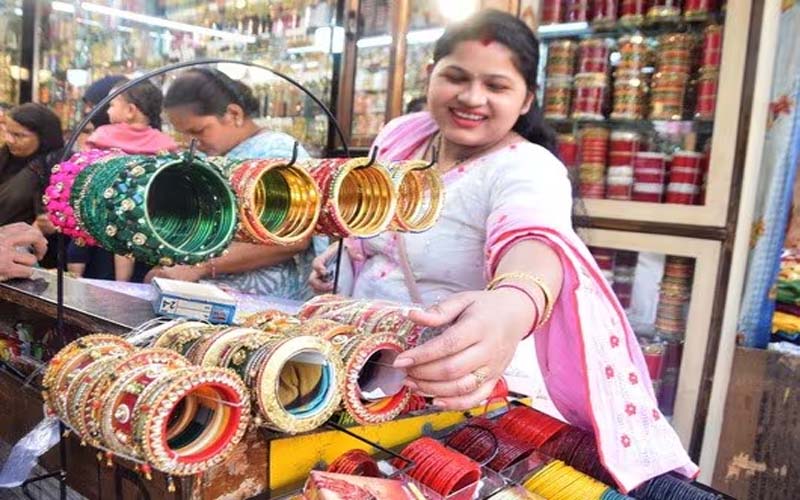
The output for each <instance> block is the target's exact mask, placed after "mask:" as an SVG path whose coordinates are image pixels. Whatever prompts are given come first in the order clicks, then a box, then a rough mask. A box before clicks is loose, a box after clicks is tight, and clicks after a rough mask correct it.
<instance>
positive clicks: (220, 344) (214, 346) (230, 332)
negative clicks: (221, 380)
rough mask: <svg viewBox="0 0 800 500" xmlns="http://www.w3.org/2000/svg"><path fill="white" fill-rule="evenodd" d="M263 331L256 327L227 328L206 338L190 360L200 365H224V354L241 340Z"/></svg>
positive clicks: (260, 333)
mask: <svg viewBox="0 0 800 500" xmlns="http://www.w3.org/2000/svg"><path fill="white" fill-rule="evenodd" d="M262 334H263V332H262V331H260V330H256V329H254V328H226V329H223V330H221V331H219V332H217V333H215V334H213V335H210V336H209V337H207V338H205V339H204V340H203V341H202V342H201V343H200V344H199V345H198V348H197V349H196V350H195V351H194V352H193V353H192V358H191V359H190V361H191V362H192V363H194V364H196V365H200V366H219V367H221V366H223V365H222V364H221V363H222V359H223V355H224V354H225V353H226V351H228V350H229V349H231V348H232V347H233V346H234V345H236V344H237V343H238V342H239V341H241V340H243V339H245V338H249V337H252V336H258V335H262Z"/></svg>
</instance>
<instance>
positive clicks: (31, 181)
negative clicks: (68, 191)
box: [0, 103, 64, 225]
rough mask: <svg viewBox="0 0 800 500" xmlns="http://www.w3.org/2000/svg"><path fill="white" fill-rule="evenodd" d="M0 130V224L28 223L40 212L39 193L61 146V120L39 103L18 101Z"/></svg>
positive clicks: (40, 193)
mask: <svg viewBox="0 0 800 500" xmlns="http://www.w3.org/2000/svg"><path fill="white" fill-rule="evenodd" d="M3 132H4V133H5V143H6V144H5V146H3V147H2V149H0V225H4V224H9V223H12V222H27V223H29V224H30V223H32V222H33V221H34V220H35V219H36V216H37V215H39V214H41V213H42V192H43V191H44V188H45V186H47V182H48V181H49V179H50V168H51V167H52V166H53V165H54V164H55V163H56V162H57V161H58V155H59V154H60V153H61V149H62V148H63V147H64V136H63V135H62V132H61V121H60V120H59V119H58V116H56V114H55V113H53V112H52V111H50V109H49V108H47V107H45V106H42V105H41V104H33V103H28V104H22V105H20V106H17V107H16V108H13V109H12V110H11V111H10V112H8V113H7V114H6V116H5V122H4V124H3Z"/></svg>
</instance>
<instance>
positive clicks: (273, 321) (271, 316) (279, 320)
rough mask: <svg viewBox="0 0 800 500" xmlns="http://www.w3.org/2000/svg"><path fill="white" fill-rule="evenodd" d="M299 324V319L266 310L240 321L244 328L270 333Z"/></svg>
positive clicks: (276, 311) (280, 312)
mask: <svg viewBox="0 0 800 500" xmlns="http://www.w3.org/2000/svg"><path fill="white" fill-rule="evenodd" d="M299 324H300V320H299V319H297V318H295V317H294V316H289V315H288V314H286V313H285V312H283V311H278V310H276V309H267V310H266V311H261V312H258V313H254V314H251V315H249V316H247V317H246V318H245V319H244V321H242V326H244V327H247V328H258V329H259V330H264V331H270V332H273V331H279V330H283V329H285V328H290V327H294V326H297V325H299Z"/></svg>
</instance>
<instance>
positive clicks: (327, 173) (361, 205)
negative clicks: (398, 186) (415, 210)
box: [309, 158, 397, 238]
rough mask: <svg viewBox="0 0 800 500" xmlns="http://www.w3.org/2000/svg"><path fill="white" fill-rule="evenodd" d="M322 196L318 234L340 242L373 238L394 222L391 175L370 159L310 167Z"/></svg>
mask: <svg viewBox="0 0 800 500" xmlns="http://www.w3.org/2000/svg"><path fill="white" fill-rule="evenodd" d="M309 170H310V173H311V176H312V177H313V178H314V180H315V181H316V182H317V184H318V185H319V189H320V193H321V194H322V211H321V213H320V217H319V221H318V223H317V232H320V233H323V234H327V235H328V236H332V237H337V238H347V237H351V236H353V237H358V238H371V237H373V236H377V235H378V234H380V233H381V232H383V231H385V230H386V229H387V228H388V227H389V224H390V223H391V222H392V217H393V216H394V212H395V206H396V204H397V193H396V192H395V187H394V183H393V182H392V177H391V174H390V173H389V171H388V170H386V168H385V167H384V166H383V165H381V164H380V163H377V162H373V163H372V164H370V160H369V159H368V158H354V159H352V160H348V159H328V160H321V161H314V162H310V163H309Z"/></svg>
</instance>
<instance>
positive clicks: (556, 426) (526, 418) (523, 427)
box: [498, 406, 569, 448]
mask: <svg viewBox="0 0 800 500" xmlns="http://www.w3.org/2000/svg"><path fill="white" fill-rule="evenodd" d="M498 425H499V426H500V427H502V428H503V429H505V430H506V431H507V432H508V433H509V434H510V435H512V436H515V438H516V439H517V440H519V441H521V442H523V443H525V444H526V445H529V446H533V447H534V448H540V447H541V446H542V445H544V444H545V443H546V442H548V441H549V440H550V439H552V438H553V436H555V435H556V434H558V433H559V431H561V430H562V429H564V428H566V427H569V426H568V425H567V424H566V423H564V422H562V421H561V420H558V419H555V418H553V417H551V416H549V415H546V414H544V413H541V412H538V411H536V410H534V409H532V408H527V407H524V406H519V407H517V408H512V409H511V410H509V411H508V413H506V414H505V415H503V416H502V417H500V419H499V420H498Z"/></svg>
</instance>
